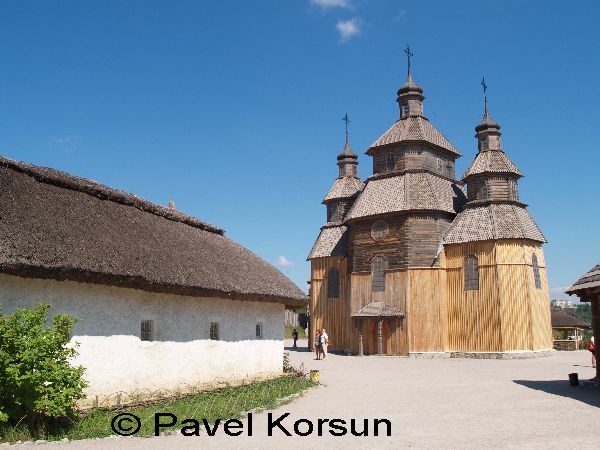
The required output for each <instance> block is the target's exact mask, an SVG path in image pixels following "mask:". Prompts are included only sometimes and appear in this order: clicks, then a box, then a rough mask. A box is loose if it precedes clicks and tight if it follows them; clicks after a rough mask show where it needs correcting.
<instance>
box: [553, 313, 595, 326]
mask: <svg viewBox="0 0 600 450" xmlns="http://www.w3.org/2000/svg"><path fill="white" fill-rule="evenodd" d="M551 321H552V328H590V327H591V324H590V323H589V322H588V321H587V320H583V319H582V318H581V317H577V316H575V315H573V314H570V313H568V312H567V311H565V310H564V309H558V308H552V314H551Z"/></svg>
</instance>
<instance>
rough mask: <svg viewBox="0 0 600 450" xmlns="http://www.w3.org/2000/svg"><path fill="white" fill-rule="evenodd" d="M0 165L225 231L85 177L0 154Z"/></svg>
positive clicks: (87, 192)
mask: <svg viewBox="0 0 600 450" xmlns="http://www.w3.org/2000/svg"><path fill="white" fill-rule="evenodd" d="M0 166H2V167H7V168H10V169H12V170H15V171H17V172H21V173H24V174H27V175H29V176H31V177H33V178H35V179H36V180H38V181H39V182H41V183H48V184H51V185H54V186H57V187H60V188H64V189H72V190H74V191H79V192H83V193H85V194H88V195H91V196H94V197H97V198H100V199H103V200H109V201H112V202H116V203H120V204H122V205H127V206H131V207H133V208H137V209H139V210H140V211H144V212H147V213H150V214H155V215H157V216H160V217H164V218H165V219H168V220H173V221H175V222H181V223H185V224H186V225H189V226H192V227H196V228H200V229H201V230H205V231H209V232H211V233H216V234H221V235H222V234H225V230H223V229H221V228H218V227H216V226H214V225H211V224H209V223H206V222H204V221H202V220H199V219H197V218H195V217H192V216H189V215H187V214H185V213H182V212H181V211H178V210H176V209H172V208H167V207H165V206H161V205H157V204H156V203H152V202H150V201H148V200H144V199H142V198H140V197H138V196H136V195H134V194H130V193H128V192H123V191H120V190H118V189H115V188H111V187H108V186H106V185H103V184H101V183H98V182H96V181H94V180H90V179H88V178H82V177H78V176H75V175H71V174H69V173H66V172H62V171H60V170H56V169H52V168H50V167H42V166H35V165H33V164H28V163H25V162H21V161H15V160H12V159H9V158H6V157H4V156H1V155H0Z"/></svg>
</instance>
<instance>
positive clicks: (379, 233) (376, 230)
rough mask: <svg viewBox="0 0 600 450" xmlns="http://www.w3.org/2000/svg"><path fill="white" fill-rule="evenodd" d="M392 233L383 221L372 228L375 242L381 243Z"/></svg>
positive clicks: (379, 221)
mask: <svg viewBox="0 0 600 450" xmlns="http://www.w3.org/2000/svg"><path fill="white" fill-rule="evenodd" d="M389 232H390V229H389V227H388V225H387V223H385V222H384V221H383V220H378V221H377V222H375V223H374V224H373V225H372V226H371V237H372V238H373V240H374V241H381V240H382V239H384V238H385V237H386V236H387V235H388V234H389Z"/></svg>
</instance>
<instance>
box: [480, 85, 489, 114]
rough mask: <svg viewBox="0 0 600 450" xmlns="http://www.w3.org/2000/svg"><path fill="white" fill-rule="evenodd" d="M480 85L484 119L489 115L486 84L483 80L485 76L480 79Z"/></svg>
mask: <svg viewBox="0 0 600 450" xmlns="http://www.w3.org/2000/svg"><path fill="white" fill-rule="evenodd" d="M481 86H483V101H484V108H483V118H484V119H485V118H486V117H488V115H489V114H488V104H487V84H486V82H485V77H483V78H482V79H481Z"/></svg>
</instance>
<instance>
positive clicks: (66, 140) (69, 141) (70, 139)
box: [52, 136, 82, 147]
mask: <svg viewBox="0 0 600 450" xmlns="http://www.w3.org/2000/svg"><path fill="white" fill-rule="evenodd" d="M81 139H82V138H81V136H61V137H57V138H54V139H52V143H53V144H58V145H64V146H67V147H76V146H77V145H78V144H79V143H80V142H81Z"/></svg>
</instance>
